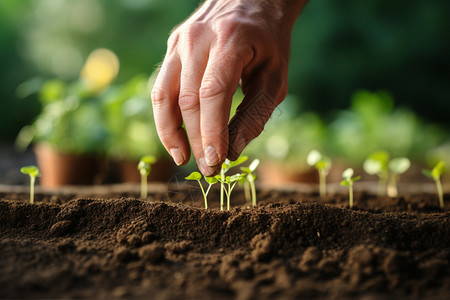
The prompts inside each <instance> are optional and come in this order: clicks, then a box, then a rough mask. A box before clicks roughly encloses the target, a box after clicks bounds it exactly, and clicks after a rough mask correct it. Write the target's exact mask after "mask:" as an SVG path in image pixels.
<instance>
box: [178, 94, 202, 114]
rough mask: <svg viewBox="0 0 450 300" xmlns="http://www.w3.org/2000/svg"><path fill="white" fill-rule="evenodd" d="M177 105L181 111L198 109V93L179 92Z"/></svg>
mask: <svg viewBox="0 0 450 300" xmlns="http://www.w3.org/2000/svg"><path fill="white" fill-rule="evenodd" d="M178 105H179V106H180V109H181V110H182V111H190V110H198V109H199V108H200V107H199V106H200V104H199V99H198V93H196V92H193V91H182V92H180V96H179V97H178Z"/></svg>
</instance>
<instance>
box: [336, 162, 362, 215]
mask: <svg viewBox="0 0 450 300" xmlns="http://www.w3.org/2000/svg"><path fill="white" fill-rule="evenodd" d="M353 174H354V171H353V169H352V168H348V169H346V170H345V171H344V172H342V178H344V180H342V181H341V185H344V186H348V203H349V207H350V208H353V182H355V181H357V180H359V179H361V176H356V177H354V178H352V177H353Z"/></svg>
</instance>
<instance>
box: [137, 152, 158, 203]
mask: <svg viewBox="0 0 450 300" xmlns="http://www.w3.org/2000/svg"><path fill="white" fill-rule="evenodd" d="M155 162H156V158H155V157H154V156H151V155H146V156H143V157H142V158H141V160H140V161H139V164H138V166H137V168H138V170H139V173H140V174H141V198H142V199H147V177H148V175H149V174H150V171H151V170H152V166H151V165H152V164H154V163H155Z"/></svg>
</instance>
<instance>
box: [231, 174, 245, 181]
mask: <svg viewBox="0 0 450 300" xmlns="http://www.w3.org/2000/svg"><path fill="white" fill-rule="evenodd" d="M242 177H243V174H240V173H238V174H234V175H231V176H230V182H235V181H239V180H240V179H241V178H242Z"/></svg>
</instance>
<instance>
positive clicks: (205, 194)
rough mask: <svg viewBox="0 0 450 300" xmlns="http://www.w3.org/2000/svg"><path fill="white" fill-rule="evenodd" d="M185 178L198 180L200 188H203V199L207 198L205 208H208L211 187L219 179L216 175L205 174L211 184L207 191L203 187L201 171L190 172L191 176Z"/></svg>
mask: <svg viewBox="0 0 450 300" xmlns="http://www.w3.org/2000/svg"><path fill="white" fill-rule="evenodd" d="M184 179H186V180H197V182H198V185H199V186H200V189H201V190H202V194H203V199H204V200H205V209H208V193H209V191H210V190H211V187H212V186H213V184H215V183H217V182H218V180H217V179H216V178H215V177H206V176H205V180H206V182H207V183H208V184H209V186H208V189H207V190H206V192H205V189H204V188H203V185H202V182H201V179H202V175H201V174H200V173H199V172H192V173H191V174H189V176H187V177H185V178H184Z"/></svg>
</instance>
